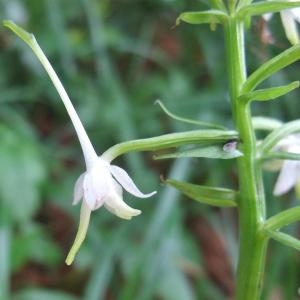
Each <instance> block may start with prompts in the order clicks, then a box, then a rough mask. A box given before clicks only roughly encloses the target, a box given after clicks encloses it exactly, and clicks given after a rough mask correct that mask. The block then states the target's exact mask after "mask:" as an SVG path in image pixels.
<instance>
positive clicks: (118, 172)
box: [110, 165, 156, 198]
mask: <svg viewBox="0 0 300 300" xmlns="http://www.w3.org/2000/svg"><path fill="white" fill-rule="evenodd" d="M110 171H111V173H112V175H113V176H114V178H115V179H116V180H117V181H118V182H119V183H120V184H121V186H122V187H123V188H124V189H125V190H126V191H127V192H128V193H130V194H132V195H134V196H136V197H139V198H148V197H151V196H153V195H154V194H156V191H154V192H152V193H149V194H144V193H142V192H141V191H140V190H139V189H138V187H137V186H136V185H135V183H134V182H133V180H132V179H131V178H130V176H129V175H128V173H127V172H126V171H125V170H124V169H122V168H120V167H118V166H114V165H111V166H110Z"/></svg>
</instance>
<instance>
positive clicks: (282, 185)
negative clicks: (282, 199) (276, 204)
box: [273, 160, 299, 196]
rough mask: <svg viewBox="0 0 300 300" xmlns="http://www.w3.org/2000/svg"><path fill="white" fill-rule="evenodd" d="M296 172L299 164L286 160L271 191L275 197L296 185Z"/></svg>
mask: <svg viewBox="0 0 300 300" xmlns="http://www.w3.org/2000/svg"><path fill="white" fill-rule="evenodd" d="M298 170H299V162H297V161H293V160H286V161H285V162H284V163H283V165H282V168H281V171H280V173H279V176H278V178H277V181H276V184H275V187H274V191H273V194H274V195H275V196H279V195H282V194H284V193H286V192H288V191H289V190H290V189H291V188H292V187H293V186H294V185H295V184H296V181H297V177H298V174H297V173H298V172H299V171H298Z"/></svg>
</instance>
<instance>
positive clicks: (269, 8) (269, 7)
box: [237, 0, 300, 19]
mask: <svg viewBox="0 0 300 300" xmlns="http://www.w3.org/2000/svg"><path fill="white" fill-rule="evenodd" d="M299 6H300V1H286V0H284V1H262V2H256V3H252V4H250V5H247V6H243V7H242V8H241V9H240V10H239V11H238V14H237V15H238V17H239V18H241V19H244V18H245V17H251V16H260V15H263V14H265V13H274V12H279V11H282V10H284V9H290V8H295V7H299Z"/></svg>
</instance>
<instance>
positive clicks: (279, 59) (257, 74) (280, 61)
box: [241, 44, 300, 94]
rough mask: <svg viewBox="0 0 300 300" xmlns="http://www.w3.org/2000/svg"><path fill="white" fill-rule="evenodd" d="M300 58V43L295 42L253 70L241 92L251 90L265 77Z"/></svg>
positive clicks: (244, 92)
mask: <svg viewBox="0 0 300 300" xmlns="http://www.w3.org/2000/svg"><path fill="white" fill-rule="evenodd" d="M299 58H300V44H297V45H295V46H293V47H291V48H289V49H287V50H285V51H283V52H281V53H280V54H279V55H277V56H275V57H273V58H272V59H270V60H268V61H267V62H266V63H264V64H263V65H261V66H260V67H259V68H258V69H257V70H256V71H254V72H253V73H252V74H251V75H250V76H249V77H248V79H247V80H246V82H245V83H244V85H243V87H242V91H241V93H242V94H246V93H248V92H250V91H252V90H253V89H254V88H255V87H256V86H257V85H259V84H260V83H261V82H263V81H264V80H265V79H267V78H268V77H270V76H271V75H273V74H275V73H276V72H278V71H279V70H281V69H283V68H285V67H287V66H288V65H290V64H292V63H294V62H295V61H297V60H299Z"/></svg>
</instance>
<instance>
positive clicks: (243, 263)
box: [225, 15, 267, 300]
mask: <svg viewBox="0 0 300 300" xmlns="http://www.w3.org/2000/svg"><path fill="white" fill-rule="evenodd" d="M225 39H226V52H227V64H228V72H229V80H230V95H231V101H232V110H233V116H234V119H235V124H236V127H237V130H238V132H239V134H240V138H241V143H240V144H241V145H240V148H241V150H242V152H243V154H244V155H243V156H242V157H240V158H238V171H239V188H240V195H241V196H240V201H239V207H238V210H239V259H238V268H237V287H236V299H237V300H241V299H243V300H255V299H260V293H261V281H262V278H263V273H264V265H265V253H266V246H267V241H266V239H265V238H264V237H263V236H262V234H261V232H260V228H261V227H262V225H263V223H264V220H265V198H264V189H263V183H262V174H261V168H260V166H259V165H258V162H257V160H256V138H255V134H254V130H253V128H252V122H251V111H250V106H249V104H245V103H243V102H242V101H239V100H238V96H239V93H240V90H241V87H242V85H243V83H244V82H245V80H246V62H245V47H244V24H243V22H242V21H240V20H238V19H237V18H236V17H235V16H234V15H232V16H231V17H230V18H229V21H228V23H227V24H226V25H225Z"/></svg>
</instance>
